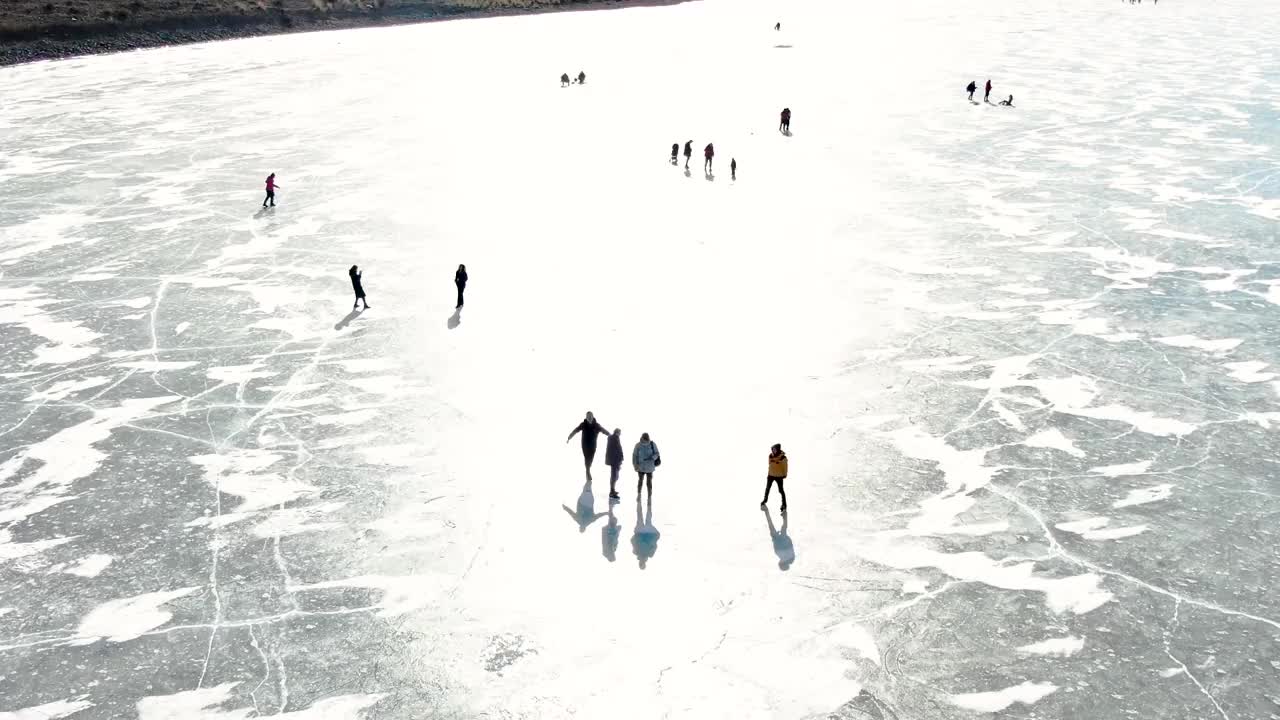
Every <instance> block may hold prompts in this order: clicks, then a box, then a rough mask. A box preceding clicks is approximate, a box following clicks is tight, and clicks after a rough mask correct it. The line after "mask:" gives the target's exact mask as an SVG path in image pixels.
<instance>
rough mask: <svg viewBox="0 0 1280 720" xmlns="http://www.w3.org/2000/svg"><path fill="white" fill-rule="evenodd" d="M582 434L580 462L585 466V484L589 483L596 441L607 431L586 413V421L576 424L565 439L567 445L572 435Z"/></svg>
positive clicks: (593, 417)
mask: <svg viewBox="0 0 1280 720" xmlns="http://www.w3.org/2000/svg"><path fill="white" fill-rule="evenodd" d="M578 433H582V461H583V464H584V465H586V466H587V482H591V463H593V462H595V459H596V441H597V440H598V439H599V435H600V433H604V434H606V435H608V434H609V431H608V430H605V429H604V428H603V427H601V425H600V423H599V422H597V421H596V416H595V415H592V414H591V413H590V412H588V413H587V417H586V419H584V420H583V421H582V422H580V423H578V427H576V428H574V429H573V432H571V433H569V437H568V438H566V439H565V443H568V442H569V441H570V440H572V439H573V436H574V435H577V434H578Z"/></svg>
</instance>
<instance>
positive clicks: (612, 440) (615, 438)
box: [604, 428, 622, 500]
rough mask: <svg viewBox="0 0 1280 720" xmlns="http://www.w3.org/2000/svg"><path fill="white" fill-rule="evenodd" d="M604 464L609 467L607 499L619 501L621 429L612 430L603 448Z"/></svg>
mask: <svg viewBox="0 0 1280 720" xmlns="http://www.w3.org/2000/svg"><path fill="white" fill-rule="evenodd" d="M604 464H605V465H608V466H609V499H610V500H620V499H621V496H620V495H618V473H619V472H621V471H622V428H614V429H613V434H612V435H610V436H609V442H608V443H606V444H605V448H604Z"/></svg>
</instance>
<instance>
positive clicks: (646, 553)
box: [631, 497, 662, 570]
mask: <svg viewBox="0 0 1280 720" xmlns="http://www.w3.org/2000/svg"><path fill="white" fill-rule="evenodd" d="M660 537H662V533H660V532H658V528H656V527H654V526H653V500H650V501H649V512H648V513H647V514H645V515H644V516H643V517H642V516H641V515H640V498H638V497H637V498H636V531H635V533H633V534H632V535H631V552H633V553H635V554H636V559H637V560H639V561H640V569H641V570H644V569H645V566H646V565H647V564H648V562H649V559H650V558H652V557H653V556H654V554H655V553H657V552H658V538H660Z"/></svg>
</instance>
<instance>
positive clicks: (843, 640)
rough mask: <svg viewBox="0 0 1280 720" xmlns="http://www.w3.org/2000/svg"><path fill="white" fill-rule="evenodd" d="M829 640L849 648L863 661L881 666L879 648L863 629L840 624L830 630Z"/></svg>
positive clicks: (868, 632)
mask: <svg viewBox="0 0 1280 720" xmlns="http://www.w3.org/2000/svg"><path fill="white" fill-rule="evenodd" d="M831 639H832V640H833V641H834V642H836V643H838V644H840V645H844V646H846V647H849V648H851V649H852V650H853V651H854V652H856V653H858V655H859V656H861V657H862V658H863V659H864V660H870V661H871V662H873V663H875V664H876V665H879V664H881V663H880V648H879V647H877V646H876V639H875V636H873V635H872V634H871V631H870V630H867V629H866V628H865V627H863V626H861V625H854V624H852V623H841V624H839V625H837V626H836V627H835V629H834V630H832V632H831Z"/></svg>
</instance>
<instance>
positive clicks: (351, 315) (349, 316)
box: [333, 309, 364, 330]
mask: <svg viewBox="0 0 1280 720" xmlns="http://www.w3.org/2000/svg"><path fill="white" fill-rule="evenodd" d="M363 312H364V310H363V309H356V310H352V311H351V312H349V313H347V316H346V317H344V318H342V319H341V320H339V321H338V324H337V325H334V326H333V329H334V330H341V329H343V328H345V327H346V326H348V325H350V324H351V321H352V320H355V319H356V318H358V317H360V314H361V313H363Z"/></svg>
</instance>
